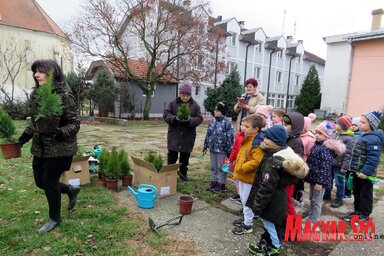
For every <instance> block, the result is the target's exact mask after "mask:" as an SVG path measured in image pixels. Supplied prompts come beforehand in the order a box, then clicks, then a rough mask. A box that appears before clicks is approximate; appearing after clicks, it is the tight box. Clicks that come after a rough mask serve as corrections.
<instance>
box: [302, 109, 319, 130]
mask: <svg viewBox="0 0 384 256" xmlns="http://www.w3.org/2000/svg"><path fill="white" fill-rule="evenodd" d="M315 120H316V114H314V113H310V114H309V115H308V116H305V117H304V129H303V132H308V131H309V128H310V127H311V124H312V122H313V121H315Z"/></svg>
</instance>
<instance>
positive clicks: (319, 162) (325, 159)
mask: <svg viewBox="0 0 384 256" xmlns="http://www.w3.org/2000/svg"><path fill="white" fill-rule="evenodd" d="M344 153H345V145H344V144H343V143H342V142H340V141H338V140H334V139H328V140H326V141H322V142H318V141H316V142H315V145H314V146H313V147H312V149H311V152H310V153H309V156H308V159H307V164H308V166H309V173H308V176H307V177H306V178H305V181H306V182H308V183H310V184H313V185H315V184H320V185H322V186H324V187H325V188H331V187H332V181H333V176H332V162H333V160H334V158H335V157H336V156H340V155H342V154H344Z"/></svg>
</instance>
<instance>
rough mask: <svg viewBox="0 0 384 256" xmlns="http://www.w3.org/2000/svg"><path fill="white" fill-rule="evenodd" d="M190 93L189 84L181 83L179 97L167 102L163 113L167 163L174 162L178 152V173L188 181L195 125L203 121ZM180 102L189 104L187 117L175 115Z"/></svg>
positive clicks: (197, 105) (182, 178)
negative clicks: (166, 132) (165, 128)
mask: <svg viewBox="0 0 384 256" xmlns="http://www.w3.org/2000/svg"><path fill="white" fill-rule="evenodd" d="M191 93H192V87H191V85H190V84H189V83H185V84H183V85H182V86H181V87H180V89H179V97H177V98H176V99H175V100H173V101H171V102H169V103H168V105H167V107H166V108H165V109H164V114H163V118H164V121H165V122H167V123H168V135H167V146H168V164H174V163H176V161H177V158H178V154H179V152H180V159H179V163H181V165H180V168H179V172H178V175H179V177H180V179H181V180H182V181H188V173H187V172H188V164H189V157H190V156H191V152H192V150H193V146H194V145H195V139H196V127H197V126H199V125H200V124H201V122H202V121H203V116H202V115H201V111H200V106H199V104H198V103H197V102H196V101H195V100H193V98H192V97H191ZM181 104H188V105H189V109H190V116H189V117H188V118H187V119H182V118H180V117H179V116H178V115H177V112H178V109H179V107H180V105H181Z"/></svg>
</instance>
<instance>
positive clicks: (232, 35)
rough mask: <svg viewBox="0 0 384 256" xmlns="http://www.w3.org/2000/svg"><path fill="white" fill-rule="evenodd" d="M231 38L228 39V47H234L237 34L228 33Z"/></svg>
mask: <svg viewBox="0 0 384 256" xmlns="http://www.w3.org/2000/svg"><path fill="white" fill-rule="evenodd" d="M229 33H231V36H230V37H228V40H229V45H232V46H236V41H237V34H236V33H235V32H229Z"/></svg>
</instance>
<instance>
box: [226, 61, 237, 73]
mask: <svg viewBox="0 0 384 256" xmlns="http://www.w3.org/2000/svg"><path fill="white" fill-rule="evenodd" d="M236 67H237V65H236V63H235V62H230V61H228V74H230V73H231V72H232V71H233V70H235V69H236Z"/></svg>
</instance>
